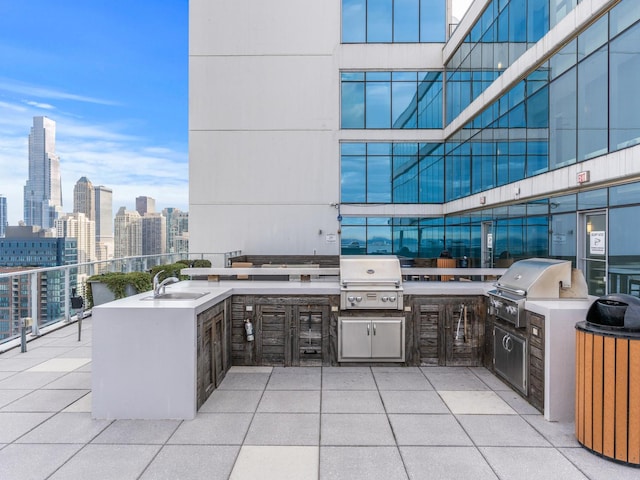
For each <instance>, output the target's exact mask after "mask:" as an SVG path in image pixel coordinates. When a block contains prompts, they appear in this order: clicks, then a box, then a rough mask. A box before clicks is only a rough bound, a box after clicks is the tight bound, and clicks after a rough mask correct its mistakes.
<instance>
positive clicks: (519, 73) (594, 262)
mask: <svg viewBox="0 0 640 480" xmlns="http://www.w3.org/2000/svg"><path fill="white" fill-rule="evenodd" d="M407 8H410V9H413V10H406V9H407ZM451 11H452V10H451V2H449V1H446V0H420V1H418V0H416V1H414V2H399V1H398V2H394V1H393V0H389V1H388V2H366V1H365V0H327V1H322V2H316V1H310V0H274V1H272V2H251V1H249V0H237V1H234V2H209V1H206V0H191V1H190V22H191V23H190V47H189V48H190V52H189V54H190V66H189V69H190V87H189V88H190V105H189V122H190V126H189V130H190V132H189V133H190V136H189V140H190V207H189V213H190V216H191V219H192V222H191V224H192V227H191V231H190V249H191V250H192V251H194V252H221V251H230V250H235V249H240V250H242V251H243V253H247V254H305V255H312V254H314V253H315V254H340V253H349V254H351V253H368V254H376V253H387V254H388V253H395V254H398V255H402V256H407V257H432V256H437V254H438V252H439V251H441V250H443V249H447V250H449V251H451V252H452V253H453V255H454V257H458V258H462V257H463V256H467V257H468V258H469V259H471V263H472V266H491V265H494V260H495V259H496V258H497V257H498V256H499V255H500V254H506V255H508V256H510V257H511V258H515V259H518V258H526V257H530V256H550V257H556V258H568V259H571V260H572V261H573V262H574V263H575V264H576V265H577V266H578V267H579V268H582V269H583V270H584V271H585V274H586V277H587V279H588V281H589V282H590V291H591V293H594V294H600V293H605V292H612V291H621V292H622V291H627V290H628V286H627V285H626V284H625V285H622V284H621V283H620V279H619V276H618V274H617V273H615V272H616V270H617V269H619V268H620V267H623V266H625V265H629V264H636V263H637V264H638V265H639V269H638V273H639V274H640V249H638V248H636V247H634V246H632V245H631V244H628V242H627V243H626V242H625V241H622V240H621V238H622V235H621V233H622V232H623V230H622V229H623V228H624V226H625V225H626V223H627V219H629V218H633V217H634V216H635V215H637V214H640V211H636V209H639V208H640V207H639V206H638V205H636V203H637V202H640V196H638V199H634V198H635V194H636V193H638V192H640V186H639V185H640V184H638V183H637V182H638V181H639V180H640V160H639V158H640V156H639V155H640V146H637V144H638V143H639V142H640V140H639V139H640V133H639V132H640V100H638V98H640V96H638V95H637V93H636V92H635V88H634V87H633V83H634V80H633V79H634V78H635V76H636V74H639V73H640V46H639V45H640V43H639V42H636V41H635V40H636V37H640V33H639V32H640V3H638V2H637V1H635V0H620V1H619V0H581V1H579V0H504V1H498V0H475V1H473V2H472V3H471V6H470V8H469V10H468V11H467V13H466V14H465V15H464V17H463V18H462V19H461V20H460V23H459V24H458V25H457V28H455V30H453V31H452V33H451V35H450V36H449V30H451V28H450V26H449V25H448V23H450V22H451V21H452V15H451ZM412 19H414V20H413V22H414V23H412ZM416 19H417V20H416ZM430 20H433V21H434V22H435V24H437V25H440V26H438V27H436V26H434V25H435V24H434V23H433V22H431V23H429V22H430ZM401 22H405V23H401ZM433 32H435V33H433ZM440 32H441V33H440ZM416 78H417V82H416V80H415V79H416ZM416 85H417V87H416ZM412 89H413V90H412ZM412 91H413V93H411V92H412ZM407 92H408V93H407ZM593 231H595V232H604V233H602V235H604V237H603V238H605V239H606V247H605V249H604V250H599V249H592V248H590V243H589V242H590V239H592V238H595V237H594V235H593V234H592V232H593ZM598 235H600V233H598ZM623 283H624V282H623Z"/></svg>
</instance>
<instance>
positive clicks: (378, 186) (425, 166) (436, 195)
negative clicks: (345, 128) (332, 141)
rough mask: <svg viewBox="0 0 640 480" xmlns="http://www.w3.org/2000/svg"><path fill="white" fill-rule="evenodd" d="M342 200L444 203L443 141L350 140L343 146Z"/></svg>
mask: <svg viewBox="0 0 640 480" xmlns="http://www.w3.org/2000/svg"><path fill="white" fill-rule="evenodd" d="M340 149H341V157H340V158H341V162H340V179H341V185H340V199H341V200H340V201H341V203H369V204H371V203H377V204H379V203H403V204H412V203H442V202H443V201H444V183H443V178H444V147H443V145H442V144H441V143H410V142H407V143H384V142H378V143H350V142H345V143H342V144H341V146H340Z"/></svg>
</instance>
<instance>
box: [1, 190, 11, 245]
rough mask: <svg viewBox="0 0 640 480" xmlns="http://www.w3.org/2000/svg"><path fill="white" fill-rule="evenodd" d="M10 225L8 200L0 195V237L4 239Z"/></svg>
mask: <svg viewBox="0 0 640 480" xmlns="http://www.w3.org/2000/svg"><path fill="white" fill-rule="evenodd" d="M8 224H9V222H8V220H7V199H6V197H5V196H4V195H0V237H4V234H5V232H6V229H7V225H8Z"/></svg>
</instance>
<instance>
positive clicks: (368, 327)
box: [367, 323, 371, 337]
mask: <svg viewBox="0 0 640 480" xmlns="http://www.w3.org/2000/svg"><path fill="white" fill-rule="evenodd" d="M370 332H371V325H370V324H369V323H367V337H368V336H369V335H371V333H370Z"/></svg>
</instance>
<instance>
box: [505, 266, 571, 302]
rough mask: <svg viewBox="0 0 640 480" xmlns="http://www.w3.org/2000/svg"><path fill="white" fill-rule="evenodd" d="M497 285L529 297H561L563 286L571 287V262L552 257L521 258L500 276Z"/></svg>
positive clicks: (565, 287)
mask: <svg viewBox="0 0 640 480" xmlns="http://www.w3.org/2000/svg"><path fill="white" fill-rule="evenodd" d="M496 287H497V288H498V289H499V290H500V289H502V290H505V291H506V292H510V293H514V294H516V295H521V296H523V297H524V296H526V297H527V298H529V299H532V298H559V297H560V289H561V288H564V289H567V288H570V287H571V262H570V261H568V260H554V259H551V258H529V259H526V260H520V261H518V262H515V263H514V264H513V265H511V267H509V269H508V270H507V271H506V272H505V273H504V275H502V276H501V277H500V279H499V280H498V283H497V284H496Z"/></svg>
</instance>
